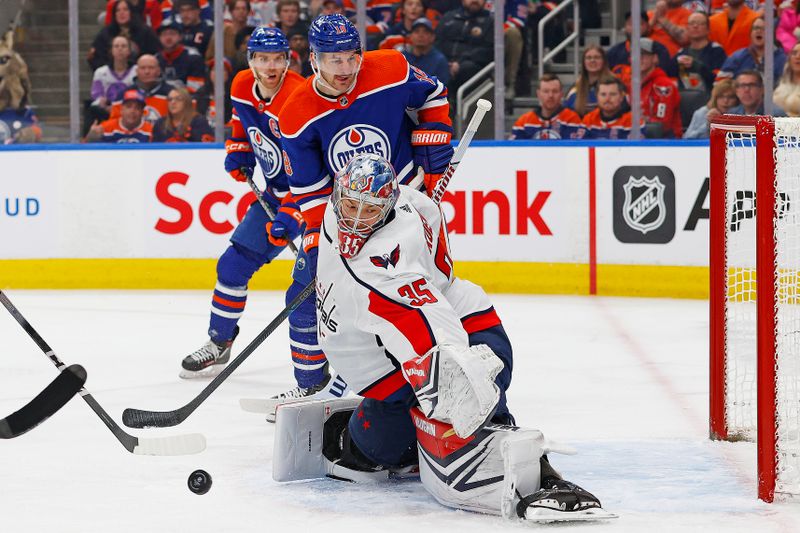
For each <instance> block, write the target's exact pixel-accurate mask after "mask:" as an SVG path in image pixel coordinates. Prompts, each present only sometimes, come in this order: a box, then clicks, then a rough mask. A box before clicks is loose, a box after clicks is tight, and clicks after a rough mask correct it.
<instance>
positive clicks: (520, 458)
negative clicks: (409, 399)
mask: <svg viewBox="0 0 800 533" xmlns="http://www.w3.org/2000/svg"><path fill="white" fill-rule="evenodd" d="M411 416H412V418H413V420H414V424H415V426H416V428H417V441H418V443H419V444H418V447H419V460H420V463H419V469H420V478H421V479H422V484H423V485H424V486H425V488H426V489H427V490H428V492H430V493H431V495H433V497H434V498H436V500H437V501H438V502H439V503H441V504H442V505H445V506H448V507H454V508H457V509H464V510H468V511H476V512H481V513H488V514H496V515H504V516H516V504H517V501H519V497H518V496H517V494H518V493H522V494H530V491H535V490H536V489H537V488H538V487H539V459H540V457H541V455H542V445H543V443H544V437H543V436H542V433H541V432H540V431H537V430H532V429H520V428H516V427H508V426H498V425H494V424H489V425H487V426H486V427H484V428H482V429H481V430H480V431H478V432H477V433H476V434H474V435H471V436H469V437H467V438H465V439H464V438H461V437H459V436H458V435H457V434H456V433H455V431H454V430H453V427H452V426H451V425H449V424H446V423H443V422H439V421H438V420H434V419H431V418H428V417H426V416H425V415H424V414H422V412H421V411H420V410H419V409H417V408H414V409H412V410H411Z"/></svg>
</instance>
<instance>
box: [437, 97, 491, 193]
mask: <svg viewBox="0 0 800 533" xmlns="http://www.w3.org/2000/svg"><path fill="white" fill-rule="evenodd" d="M477 106H478V107H477V108H476V109H475V113H473V114H472V118H471V119H470V121H469V124H468V125H467V131H465V132H464V135H463V136H462V137H461V140H460V141H458V146H457V147H456V150H455V152H454V153H453V157H452V159H450V164H449V165H447V168H446V169H445V171H444V173H443V174H442V178H441V179H440V180H439V182H438V183H437V184H436V188H434V189H433V194H432V195H431V199H432V200H433V201H434V202H436V204H437V205H438V204H440V203H441V202H442V196H444V191H445V190H447V185H448V184H449V183H450V179H452V177H453V174H454V173H455V171H456V168H458V164H459V163H461V160H462V159H463V158H464V154H465V153H466V152H467V147H468V146H469V145H470V143H471V142H472V138H473V137H474V136H475V132H476V131H478V127H480V125H481V121H483V116H484V115H486V112H487V111H489V110H490V109H491V108H492V103H491V102H490V101H489V100H484V99H482V98H481V99H480V100H478V103H477Z"/></svg>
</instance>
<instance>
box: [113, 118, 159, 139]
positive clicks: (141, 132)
mask: <svg viewBox="0 0 800 533" xmlns="http://www.w3.org/2000/svg"><path fill="white" fill-rule="evenodd" d="M101 126H102V127H103V136H102V137H101V138H100V141H101V142H104V143H111V144H131V143H149V142H151V141H152V139H153V126H152V124H150V123H149V122H147V121H146V120H144V119H142V121H141V122H140V123H139V125H138V126H136V127H135V128H133V129H128V128H126V127H125V126H123V125H122V119H121V118H110V119H108V120H106V121H105V122H103V123H102V124H101Z"/></svg>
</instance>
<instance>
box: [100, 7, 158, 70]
mask: <svg viewBox="0 0 800 533" xmlns="http://www.w3.org/2000/svg"><path fill="white" fill-rule="evenodd" d="M117 35H124V36H126V37H128V39H130V40H131V42H132V43H133V44H134V50H133V56H134V57H136V56H138V55H140V54H155V53H156V52H158V51H159V50H160V49H161V45H160V44H159V42H158V38H156V36H155V34H154V33H153V30H151V29H150V28H149V27H148V26H147V25H146V24H144V23H143V22H142V21H141V19H139V17H138V15H136V14H135V12H134V11H133V9H132V7H131V3H130V2H129V1H128V0H117V2H116V3H115V4H114V20H113V22H111V24H109V25H108V26H106V27H104V28H103V29H102V30H100V32H99V33H98V34H97V36H96V37H95V38H94V41H92V46H91V48H90V49H89V54H88V57H87V60H88V62H89V66H90V67H91V68H92V70H97V69H98V68H100V67H102V66H103V65H106V64H108V62H109V60H110V59H111V58H110V57H109V53H110V51H111V41H112V40H113V39H114V37H116V36H117Z"/></svg>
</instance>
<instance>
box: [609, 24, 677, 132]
mask: <svg viewBox="0 0 800 533" xmlns="http://www.w3.org/2000/svg"><path fill="white" fill-rule="evenodd" d="M654 45H655V42H654V41H653V40H652V39H647V38H642V40H641V49H642V55H641V80H642V88H641V92H640V94H641V102H642V118H644V120H645V122H647V123H651V124H656V125H659V124H660V127H658V126H656V127H653V129H652V130H651V131H652V132H653V133H651V134H650V135H651V136H652V137H669V138H671V137H675V138H678V139H680V138H681V136H682V135H683V128H682V126H681V113H680V106H681V96H680V93H679V92H678V85H677V83H675V80H673V79H672V78H669V77H668V76H667V75H666V74H665V73H664V71H663V70H661V69H660V68H658V56H657V55H656V54H655V52H654V49H655V48H654ZM630 69H631V67H630V66H627V65H626V66H625V67H624V68H618V69H615V74H617V75H618V76H619V77H620V79H621V80H622V81H623V82H624V83H625V85H626V88H627V90H628V92H630V90H631V74H630Z"/></svg>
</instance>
